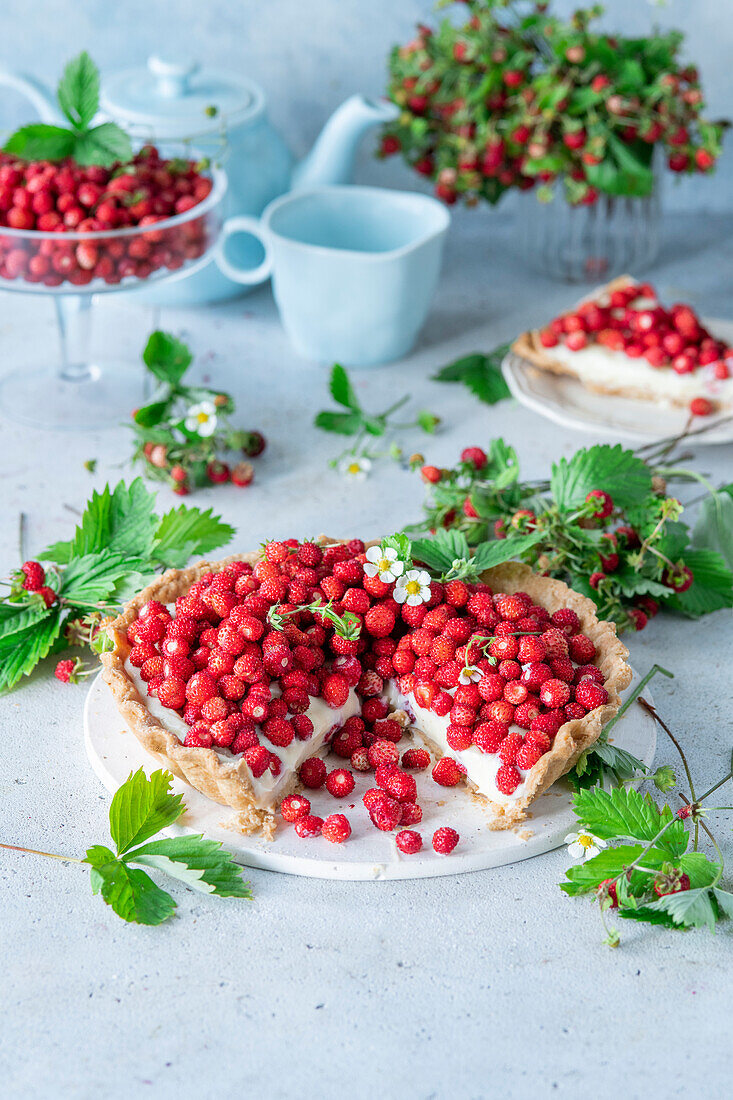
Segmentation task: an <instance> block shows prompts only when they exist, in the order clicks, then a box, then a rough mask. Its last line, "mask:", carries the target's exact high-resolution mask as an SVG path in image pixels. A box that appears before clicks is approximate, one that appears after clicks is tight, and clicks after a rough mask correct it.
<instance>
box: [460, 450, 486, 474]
mask: <svg viewBox="0 0 733 1100" xmlns="http://www.w3.org/2000/svg"><path fill="white" fill-rule="evenodd" d="M461 462H467V463H468V464H469V465H471V466H473V468H474V470H483V468H484V466H485V465H486V463H487V462H488V459H487V457H486V453H485V452H484V451H482V450H481V448H480V447H465V448H464V449H463V450H462V451H461Z"/></svg>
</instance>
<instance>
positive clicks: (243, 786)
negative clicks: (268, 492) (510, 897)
mask: <svg viewBox="0 0 733 1100" xmlns="http://www.w3.org/2000/svg"><path fill="white" fill-rule="evenodd" d="M390 542H392V545H390ZM405 544H406V547H405ZM395 546H397V547H399V548H400V549H399V550H398V549H396V548H395ZM409 553H410V550H409V543H406V540H404V541H402V542H400V541H399V540H385V542H384V543H383V544H380V545H379V546H373V547H369V548H367V547H366V546H365V544H364V543H362V542H361V541H359V540H353V541H351V542H346V543H323V544H316V543H310V542H305V543H299V542H297V541H296V540H290V541H288V542H278V543H268V544H266V546H265V547H264V552H263V553H262V554H261V555H260V554H248V555H244V556H242V557H241V558H236V559H229V560H227V561H224V562H220V563H216V564H214V565H209V564H208V563H202V564H201V565H199V566H194V567H192V568H190V569H187V570H183V571H172V572H169V573H167V574H165V575H164V576H163V577H161V578H160V579H159V580H157V581H155V582H154V583H153V584H152V585H150V586H149V587H148V588H147V589H146V590H145V591H144V592H142V593H141V594H140V596H138V597H137V598H136V599H135V600H133V601H132V602H131V603H130V604H129V605H128V606H127V607H126V609H125V611H124V613H123V614H122V615H121V616H120V618H119V619H117V620H116V621H115V622H114V623H113V624H112V626H111V628H110V633H111V636H112V638H113V641H114V643H115V646H114V650H113V651H112V652H110V653H107V654H104V655H103V658H102V659H103V663H104V666H105V678H106V680H107V682H108V683H109V684H110V686H111V688H112V690H113V692H114V695H115V698H116V700H117V703H118V706H119V709H120V711H121V713H122V714H123V716H124V717H125V719H126V720H127V723H128V725H129V726H130V728H131V729H132V730H133V732H134V733H135V734H136V736H137V737H138V738H139V740H140V741H141V742H142V744H143V745H144V746H145V747H146V748H147V749H148V750H149V751H151V752H153V753H154V754H155V755H156V756H158V758H159V759H161V760H162V761H163V762H164V763H165V764H166V765H167V766H168V767H169V768H171V769H172V770H173V771H174V772H175V773H176V774H177V775H179V776H180V777H182V778H184V779H186V780H187V781H188V782H190V783H191V784H192V785H193V786H195V787H197V788H198V789H199V790H202V791H203V792H204V793H205V794H207V795H208V796H209V797H211V798H213V799H215V800H217V801H219V802H222V803H224V804H226V805H230V806H233V807H234V808H235V809H237V810H238V811H240V815H241V816H240V822H241V825H242V827H243V828H244V829H245V830H249V831H254V830H262V831H265V832H270V833H271V832H272V829H273V827H274V818H273V810H274V809H275V808H276V807H277V806H278V805H279V803H280V802H281V801H282V799H283V798H285V797H286V796H287V795H289V794H290V793H291V792H292V791H293V790H294V789H295V788H296V786H298V784H299V782H300V781H302V782H303V783H304V785H305V786H310V787H313V786H314V785H320V784H322V783H323V782H324V780H325V778H326V768H325V766H324V765H323V763H322V761H321V760H320V759H318V758H319V757H322V756H323V755H325V753H326V752H328V751H332V752H333V753H335V754H336V755H337V756H339V757H340V758H342V760H343V761H348V762H349V763H350V764H351V766H352V767H353V768H356V769H358V770H361V771H364V770H372V769H374V770H375V778H376V779H377V783H378V786H382V783H383V782H386V781H387V780H388V779H390V777H386V776H385V773H384V766H385V762H386V763H387V764H388V765H389V768H391V769H393V770H395V775H394V776H391V781H392V782H393V784H394V786H395V789H398V788H399V786H400V783H401V782H402V771H403V769H400V768H399V767H398V766H397V764H396V759H395V758H396V755H397V754H396V753H395V748H396V742H397V741H399V740H400V739H401V737H402V735H403V726H404V724H405V719H404V718H403V719H402V723H401V724H400V721H395V720H394V718H390V714H391V713H393V712H395V711H403V712H407V715H408V716H409V719H410V720H411V721H412V722H413V723H414V726H415V727H416V731H417V732H418V734H419V735H421V736H422V738H423V740H424V741H425V742H426V744H427V745H428V746H429V747H430V748H431V749H432V750H433V752H434V753H435V754H436V755H437V756H438V757H441V759H439V760H438V762H437V763H436V764H435V766H434V767H433V769H432V780H433V781H435V782H437V783H440V784H442V785H444V786H455V785H457V784H458V783H459V782H462V781H464V778H465V781H466V782H467V783H468V785H469V787H470V788H471V789H472V790H473V791H474V793H475V794H477V795H479V796H480V797H481V798H483V799H484V800H485V801H487V802H488V803H489V804H490V807H491V809H492V811H493V822H492V827H499V828H502V827H506V826H508V825H511V824H513V823H514V822H515V821H518V820H520V819H521V818H522V816H523V815H524V811H525V809H526V806H527V805H528V804H529V803H530V802H531V801H532V799H533V798H535V797H536V796H537V795H538V794H539V793H541V792H542V791H543V790H545V789H547V787H548V786H550V785H551V783H553V782H554V781H555V779H557V778H558V777H559V776H560V775H562V774H564V772H566V771H567V770H568V769H569V768H570V767H572V765H573V764H574V762H575V761H576V760H577V758H578V757H579V755H580V754H581V753H582V752H583V751H584V749H585V748H587V747H588V746H589V745H591V744H592V743H593V742H594V741H595V740H596V739H597V737H598V735H599V733H600V730H601V727H602V724H603V722H604V721H606V720H607V719H608V718H609V717H610V716H611V715H612V714H613V713H615V711H616V709H617V707H618V703H619V697H618V692H619V691H620V690H622V689H623V688H624V687H625V686H627V684H628V682H629V681H630V675H631V674H630V670H629V668H628V666H627V665H626V663H625V657H626V656H627V651H626V649H625V647H624V646H623V645H622V643H621V642H619V641H618V639H617V638H616V636H615V628H614V626H613V625H612V624H610V623H604V622H599V621H598V620H597V619H596V617H595V613H594V605H593V604H592V603H591V601H589V600H587V599H585V597H582V596H580V595H578V594H577V593H574V592H572V591H571V590H570V589H568V588H567V586H566V585H564V584H562V583H561V582H559V581H555V580H551V579H549V578H545V577H539V576H537V575H535V574H533V573H532V572H531V570H530V569H529V568H527V567H526V566H522V565H519V564H517V563H508V564H506V565H504V566H498V567H496V568H495V569H493V570H490V571H489V572H488V573H486V574H484V575H483V577H482V579H481V580H480V581H471V582H469V581H467V580H448V581H446V582H445V583H444V582H443V581H441V580H440V579H438V578H437V577H434V576H431V575H430V574H429V573H428V572H427V571H426V570H424V569H422V568H420V563H419V562H418V563H415V562H413V561H411V560H410V559H409ZM400 717H401V716H399V715H398V718H400ZM316 764H317V765H318V767H316ZM380 766H381V767H380ZM306 773H307V774H306ZM316 773H318V774H316ZM332 774H333V773H332ZM380 774H381V775H382V780H381V781H380ZM347 777H348V776H347ZM319 781H320V782H319ZM334 782H335V781H334ZM339 782H340V780H339ZM405 782H406V781H405ZM326 785H327V787H328V782H327V784H326ZM352 786H353V780H352ZM410 786H412V784H410ZM385 789H389V788H385ZM329 790H330V788H329ZM405 808H406V809H407V812H408V816H410V817H411V819H412V821H414V820H416V819H417V820H419V817H418V818H415V816H414V815H415V814H416V813H417V812H418V811H419V805H418V807H417V809H415V808H414V805H413V803H412V802H410V804H409V809H408V808H407V807H405ZM369 812H370V815H371V817H372V820H373V822H374V823H375V824H377V821H376V819H375V812H373V811H372V810H370V811H369ZM400 823H401V822H400V821H399V820H397V821H394V822H393V825H392V826H390V827H397V825H399V824H400ZM402 823H404V822H402ZM408 823H409V822H408ZM377 827H382V826H381V825H379V824H377Z"/></svg>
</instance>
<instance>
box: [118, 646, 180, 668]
mask: <svg viewBox="0 0 733 1100" xmlns="http://www.w3.org/2000/svg"><path fill="white" fill-rule="evenodd" d="M157 656H159V654H158V651H157V649H156V648H155V646H154V645H153V643H152V642H140V643H138V645H134V646H133V647H132V649H131V650H130V656H129V657H128V660H129V662H130V664H131V665H132V666H133V667H134V668H142V666H143V665H144V664H145V662H146V661H149V660H150V659H151V658H152V657H157ZM165 669H166V664H164V666H163V671H164V672H165ZM166 675H170V674H169V673H167V672H166Z"/></svg>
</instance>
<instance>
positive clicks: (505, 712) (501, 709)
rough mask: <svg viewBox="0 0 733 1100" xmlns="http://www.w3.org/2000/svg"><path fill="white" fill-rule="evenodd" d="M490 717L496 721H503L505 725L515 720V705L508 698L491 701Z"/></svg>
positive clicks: (489, 705)
mask: <svg viewBox="0 0 733 1100" xmlns="http://www.w3.org/2000/svg"><path fill="white" fill-rule="evenodd" d="M488 708H489V717H490V718H493V719H494V720H495V721H496V722H503V724H504V725H505V726H509V725H511V723H512V722H513V721H514V707H513V706H512V705H511V703H508V702H507V701H506V699H499V700H498V702H496V703H489V704H488Z"/></svg>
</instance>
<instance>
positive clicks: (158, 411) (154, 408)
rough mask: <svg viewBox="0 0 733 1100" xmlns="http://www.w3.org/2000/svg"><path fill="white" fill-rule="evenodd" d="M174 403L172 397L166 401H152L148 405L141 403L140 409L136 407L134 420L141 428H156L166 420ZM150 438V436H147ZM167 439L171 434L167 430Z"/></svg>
mask: <svg viewBox="0 0 733 1100" xmlns="http://www.w3.org/2000/svg"><path fill="white" fill-rule="evenodd" d="M171 405H172V401H171V399H167V400H165V401H151V402H149V404H147V405H141V406H140V408H139V409H135V413H134V415H133V418H132V419H133V420H134V421H135V423H136V424H139V426H140V427H141V428H154V427H156V425H158V424H160V422H161V421H162V420H165V419H166V418H167V416H168V413H169V411H170V408H171ZM145 438H146V439H149V438H150V436H146V437H145ZM165 438H166V441H168V440H169V438H170V436H169V434H168V432H167V431H166V436H165Z"/></svg>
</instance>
